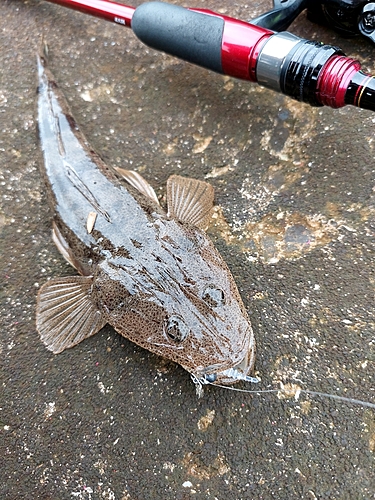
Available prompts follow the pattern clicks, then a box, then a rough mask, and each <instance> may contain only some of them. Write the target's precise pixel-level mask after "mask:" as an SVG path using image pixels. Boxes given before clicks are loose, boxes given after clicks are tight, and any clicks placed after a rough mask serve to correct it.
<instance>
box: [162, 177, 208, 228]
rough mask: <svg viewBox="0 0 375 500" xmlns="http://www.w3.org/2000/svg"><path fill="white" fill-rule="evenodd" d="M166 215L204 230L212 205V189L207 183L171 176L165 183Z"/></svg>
mask: <svg viewBox="0 0 375 500" xmlns="http://www.w3.org/2000/svg"><path fill="white" fill-rule="evenodd" d="M167 202H168V215H169V216H170V217H174V218H175V219H178V220H179V221H181V222H188V223H189V224H193V225H194V226H197V227H199V228H201V229H206V227H207V225H208V222H209V220H210V217H211V215H212V208H213V205H214V188H213V187H212V186H211V184H208V183H207V182H203V181H199V180H198V179H191V178H189V177H180V176H179V175H172V176H171V177H169V179H168V181H167Z"/></svg>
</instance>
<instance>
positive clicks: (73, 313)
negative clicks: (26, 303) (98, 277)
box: [36, 276, 106, 354]
mask: <svg viewBox="0 0 375 500" xmlns="http://www.w3.org/2000/svg"><path fill="white" fill-rule="evenodd" d="M92 282H93V278H92V277H91V276H71V277H67V278H55V279H51V280H50V281H48V282H47V283H45V284H44V285H43V286H42V288H41V289H40V291H39V293H38V299H37V306H36V327H37V330H38V332H39V334H40V337H41V340H42V342H43V343H44V344H45V346H46V347H47V349H49V350H50V351H52V352H53V353H54V354H58V353H60V352H62V351H64V350H65V349H68V348H69V347H73V346H75V345H77V344H79V343H80V342H82V340H84V339H87V338H88V337H91V336H92V335H94V334H95V333H97V332H98V331H99V330H100V329H101V328H103V326H104V325H105V324H106V321H105V320H104V319H103V316H102V314H101V312H100V311H99V310H98V309H97V307H96V306H95V304H94V303H93V302H92V300H91V298H90V293H91V287H92Z"/></svg>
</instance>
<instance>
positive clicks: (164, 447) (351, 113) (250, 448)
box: [0, 0, 375, 500]
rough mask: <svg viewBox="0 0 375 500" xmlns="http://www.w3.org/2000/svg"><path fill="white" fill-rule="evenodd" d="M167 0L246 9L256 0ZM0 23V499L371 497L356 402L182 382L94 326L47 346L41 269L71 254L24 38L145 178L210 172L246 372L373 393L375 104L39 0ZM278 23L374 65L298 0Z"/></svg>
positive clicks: (113, 154)
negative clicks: (240, 305) (247, 353)
mask: <svg viewBox="0 0 375 500" xmlns="http://www.w3.org/2000/svg"><path fill="white" fill-rule="evenodd" d="M139 3H140V2H139V1H138V0H137V1H136V2H134V5H137V4H139ZM175 3H177V4H181V5H182V4H184V5H190V6H195V7H201V8H202V7H205V8H211V9H213V10H216V11H219V12H222V13H225V14H228V15H231V16H234V17H238V18H241V19H245V20H246V19H250V18H252V17H255V16H256V15H259V14H260V13H261V12H262V11H264V10H266V9H267V8H270V7H271V2H261V1H254V2H248V3H247V4H246V5H245V3H244V2H239V1H236V2H234V1H233V2H232V1H228V0H216V1H214V0H192V2H191V3H190V4H188V3H186V4H185V2H182V1H175ZM0 28H1V29H0V46H1V51H0V176H1V186H2V187H1V206H0V235H1V239H0V245H1V246H0V255H1V279H0V281H1V292H0V293H1V304H0V307H1V329H0V352H1V361H0V368H1V369H0V383H1V389H0V390H1V392H0V407H1V411H0V435H1V437H0V457H1V458H0V464H1V467H0V498H1V499H7V500H18V499H43V500H44V499H45V500H49V499H58V500H60V499H62V500H65V499H72V498H77V499H82V500H89V499H92V500H96V499H108V500H150V499H163V500H169V499H171V500H172V499H181V500H185V499H197V500H198V499H199V500H202V499H219V500H237V499H266V500H267V499H281V500H284V499H309V500H315V499H324V500H326V499H340V500H344V499H350V500H359V499H370V498H375V493H374V492H375V473H374V453H375V411H374V410H373V409H371V408H369V407H367V408H366V407H364V406H360V405H352V404H347V403H343V402H339V401H336V400H331V399H324V398H321V397H312V396H310V395H308V394H306V393H301V394H300V397H299V399H298V400H296V399H295V398H293V397H290V398H282V397H281V395H280V394H279V395H278V394H277V393H276V394H275V393H265V394H259V395H257V394H255V395H252V394H246V393H238V392H237V393H236V392H233V391H228V390H224V389H220V388H215V387H208V388H207V389H206V390H205V395H204V397H203V399H200V400H198V399H197V397H196V394H195V387H194V385H193V384H192V382H191V380H190V377H189V375H188V373H187V372H185V371H184V370H183V369H182V368H180V367H179V366H177V365H175V364H173V363H169V362H166V361H165V360H163V359H162V358H159V357H157V356H154V355H152V354H150V353H148V352H147V351H144V350H143V349H141V348H138V347H137V346H135V345H134V344H132V343H130V342H128V341H127V340H125V339H124V338H122V337H120V336H119V335H118V334H116V332H115V331H114V330H113V329H112V328H110V327H105V328H104V329H103V330H102V331H101V332H100V333H99V334H97V335H96V336H94V337H92V338H90V339H89V340H87V341H85V342H83V343H82V344H80V345H79V346H77V347H76V348H74V349H72V350H70V351H67V352H65V353H63V354H61V355H58V356H54V355H53V354H51V353H50V352H48V351H47V350H46V349H45V348H44V346H43V345H42V344H41V342H40V340H39V337H38V334H37V333H36V330H35V324H34V315H35V297H36V293H37V290H38V288H39V287H40V286H41V285H42V284H43V283H44V282H45V281H46V280H47V278H48V277H52V276H66V275H68V274H74V270H73V269H71V268H70V267H69V266H68V265H67V264H66V263H65V262H64V260H63V258H62V257H61V256H60V254H59V253H58V252H57V250H56V248H55V247H54V245H53V243H52V241H51V233H50V230H51V212H50V211H49V208H48V206H47V202H46V198H45V191H44V186H43V183H42V180H41V176H40V173H39V170H38V161H39V154H40V153H39V145H38V141H37V135H36V122H35V106H36V63H35V55H36V52H37V48H38V46H39V44H40V41H41V38H42V37H44V39H45V41H46V42H47V43H48V45H49V48H50V68H51V70H52V71H53V73H54V75H55V78H56V80H57V81H58V82H59V84H60V86H61V87H62V88H63V90H64V92H65V94H66V96H67V99H68V100H69V102H70V104H71V107H72V110H73V114H74V116H75V119H76V121H77V122H78V124H79V125H80V127H81V129H82V130H83V132H84V133H85V134H86V136H87V138H88V140H89V142H90V143H91V145H92V147H93V148H94V149H95V150H96V151H97V152H98V153H100V155H101V156H102V157H103V158H104V159H105V161H106V162H108V163H109V164H111V165H114V166H123V167H125V168H133V169H136V170H138V171H139V172H141V173H142V175H144V177H146V178H147V179H148V180H149V181H150V183H151V184H152V185H153V186H154V187H155V188H156V190H157V193H158V195H162V194H163V193H164V188H165V183H166V180H167V178H168V176H169V175H171V174H172V173H181V174H183V175H187V176H191V177H196V178H200V179H208V180H209V181H210V182H212V184H213V185H214V187H215V192H216V203H217V205H218V206H219V207H220V210H218V211H217V213H216V219H215V220H214V223H213V224H212V226H211V228H210V234H211V236H212V238H213V240H214V241H215V243H216V245H217V247H218V248H219V250H220V252H221V253H222V255H223V257H224V259H225V260H226V262H227V263H228V265H229V267H230V268H231V270H232V272H233V274H234V276H235V279H236V282H237V284H238V287H239V289H240V291H241V294H242V297H243V299H244V302H245V306H246V308H247V310H248V312H249V315H250V317H251V319H252V323H253V326H254V331H255V336H256V340H257V345H258V356H257V362H256V372H257V375H258V376H259V377H260V378H261V380H262V381H261V383H260V384H259V387H257V388H259V389H277V388H279V387H280V383H284V384H287V383H289V384H296V385H297V386H298V387H300V388H303V389H310V390H316V391H323V392H326V393H330V394H336V395H341V396H345V397H350V398H356V399H360V400H363V401H372V402H374V401H375V380H374V362H375V356H374V351H375V340H374V337H375V335H374V334H375V304H374V295H375V269H374V260H375V253H374V248H375V246H374V244H375V158H374V148H375V141H374V131H375V114H374V113H371V112H367V111H361V110H358V109H355V108H352V107H347V108H344V109H342V110H331V109H323V108H311V107H309V106H307V105H304V104H300V103H297V102H294V101H292V100H290V99H288V98H286V97H283V96H281V95H278V94H276V93H274V92H271V91H269V90H265V89H262V88H260V87H258V86H256V85H252V84H249V83H246V82H241V81H237V80H234V79H230V78H225V77H223V76H220V75H216V74H213V73H209V72H208V71H205V70H203V69H200V68H197V67H194V66H191V65H189V64H187V63H184V62H182V61H179V60H176V59H173V58H171V57H168V56H166V55H164V54H161V53H157V52H154V51H153V50H151V49H148V48H147V47H145V46H144V45H142V44H141V42H138V41H137V40H136V38H135V36H134V35H133V33H132V32H131V31H130V30H128V29H123V28H121V27H119V26H116V25H112V24H110V23H107V22H105V21H101V20H96V19H93V18H91V17H89V16H85V15H83V14H80V13H77V12H73V11H70V10H68V9H64V8H63V7H59V6H57V5H52V4H48V3H46V2H44V1H42V0H2V2H1V5H0ZM291 31H293V32H294V33H296V34H298V35H300V36H303V37H306V38H310V39H314V40H322V41H324V42H326V43H331V44H335V45H339V46H341V47H342V48H343V49H344V50H345V52H346V53H347V54H348V55H351V56H354V57H358V58H359V59H360V60H361V61H363V63H364V69H365V70H368V71H371V72H373V73H375V63H374V61H375V58H374V53H375V52H374V50H375V48H374V46H371V45H370V44H369V43H368V42H366V41H365V40H361V39H353V40H346V39H343V38H341V37H340V36H339V35H336V34H334V33H333V32H332V31H330V30H329V29H326V28H323V27H320V26H318V25H314V24H312V23H310V22H309V21H308V20H307V19H306V16H305V15H304V14H302V15H301V16H300V18H299V19H298V20H297V21H296V22H295V23H294V24H293V26H292V27H291ZM239 387H242V388H244V386H243V385H242V386H239ZM249 388H250V389H252V388H253V387H252V386H249Z"/></svg>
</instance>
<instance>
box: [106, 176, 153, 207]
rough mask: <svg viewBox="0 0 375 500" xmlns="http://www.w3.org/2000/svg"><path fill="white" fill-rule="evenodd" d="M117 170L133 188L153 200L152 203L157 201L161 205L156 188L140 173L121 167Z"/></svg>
mask: <svg viewBox="0 0 375 500" xmlns="http://www.w3.org/2000/svg"><path fill="white" fill-rule="evenodd" d="M115 170H116V172H117V173H118V174H119V175H120V176H121V177H123V178H124V179H125V180H126V181H127V182H128V183H129V184H130V185H131V186H133V188H135V189H137V190H138V191H139V192H140V193H142V194H144V195H145V196H147V197H148V198H151V200H152V201H155V202H156V203H157V204H158V205H159V200H158V197H157V196H156V193H155V191H154V188H153V187H152V186H151V185H150V184H149V183H148V182H147V181H146V180H145V179H144V178H143V177H142V176H141V175H140V174H139V173H138V172H135V171H134V170H125V169H124V168H120V167H115Z"/></svg>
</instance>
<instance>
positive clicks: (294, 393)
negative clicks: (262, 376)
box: [193, 379, 375, 409]
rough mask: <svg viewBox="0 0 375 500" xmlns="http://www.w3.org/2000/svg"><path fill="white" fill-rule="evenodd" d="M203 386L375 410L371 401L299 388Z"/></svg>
mask: <svg viewBox="0 0 375 500" xmlns="http://www.w3.org/2000/svg"><path fill="white" fill-rule="evenodd" d="M193 380H194V379H193ZM194 383H197V382H195V381H194ZM203 384H204V385H213V386H215V387H220V388H222V389H228V390H230V391H236V392H244V393H247V394H259V395H261V394H264V393H271V392H279V393H283V394H285V396H286V397H294V398H295V400H296V401H298V399H299V395H300V394H301V393H302V392H303V393H305V394H309V395H310V396H318V397H324V398H330V399H336V400H337V401H342V402H344V403H350V404H354V405H359V406H363V407H367V408H373V409H375V403H371V402H370V401H362V400H360V399H354V398H347V397H345V396H338V395H336V394H329V393H326V392H319V391H311V390H310V389H300V388H299V387H294V386H291V387H288V388H286V387H284V386H283V387H280V389H262V390H248V389H239V388H237V387H229V386H226V385H220V384H214V383H212V382H208V381H204V382H203ZM199 385H200V386H201V387H200V388H199V387H198V386H197V392H198V395H199V394H200V393H202V392H203V389H202V381H200V384H199Z"/></svg>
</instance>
